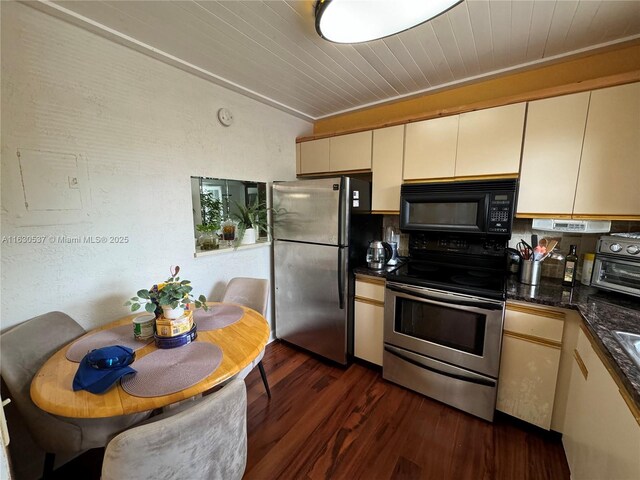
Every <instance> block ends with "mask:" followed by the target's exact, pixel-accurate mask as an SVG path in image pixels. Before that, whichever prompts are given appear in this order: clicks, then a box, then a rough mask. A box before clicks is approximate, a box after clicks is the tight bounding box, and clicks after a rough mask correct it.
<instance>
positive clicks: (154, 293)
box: [125, 266, 208, 319]
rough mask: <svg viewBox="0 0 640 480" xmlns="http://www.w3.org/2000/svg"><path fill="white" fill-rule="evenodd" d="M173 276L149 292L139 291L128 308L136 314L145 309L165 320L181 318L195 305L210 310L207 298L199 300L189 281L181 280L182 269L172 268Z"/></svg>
mask: <svg viewBox="0 0 640 480" xmlns="http://www.w3.org/2000/svg"><path fill="white" fill-rule="evenodd" d="M170 272H171V276H170V277H169V278H168V279H167V280H165V281H164V282H162V283H158V284H157V285H154V286H153V287H151V288H150V289H149V290H147V289H142V290H138V293H137V295H136V296H135V297H131V299H129V300H128V301H127V302H125V305H126V306H129V307H131V311H132V312H136V311H138V310H140V308H143V306H144V309H145V310H146V311H147V312H149V313H154V314H155V315H156V318H159V317H160V316H164V317H165V318H169V319H174V318H180V317H181V316H182V315H183V314H184V310H185V308H187V306H188V305H189V304H190V303H193V304H194V305H195V307H196V308H203V309H204V310H208V307H207V304H206V301H207V299H206V297H205V296H204V295H200V296H199V297H198V298H197V299H195V298H194V297H193V295H192V294H191V291H192V290H193V287H192V286H191V282H190V281H189V280H180V277H178V273H179V272H180V267H178V266H176V267H172V268H171V269H170Z"/></svg>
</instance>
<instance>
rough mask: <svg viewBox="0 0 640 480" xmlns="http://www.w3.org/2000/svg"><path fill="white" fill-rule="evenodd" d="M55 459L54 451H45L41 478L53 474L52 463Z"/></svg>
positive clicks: (45, 479) (46, 477) (49, 476)
mask: <svg viewBox="0 0 640 480" xmlns="http://www.w3.org/2000/svg"><path fill="white" fill-rule="evenodd" d="M55 460H56V454H55V453H49V452H47V453H46V454H45V456H44V470H43V471H42V478H43V479H44V480H47V479H48V478H51V477H52V474H53V463H54V462H55Z"/></svg>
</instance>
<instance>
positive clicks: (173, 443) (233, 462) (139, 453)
mask: <svg viewBox="0 0 640 480" xmlns="http://www.w3.org/2000/svg"><path fill="white" fill-rule="evenodd" d="M186 406H187V408H186V409H181V408H180V407H178V408H177V409H175V410H169V411H168V412H166V413H163V414H162V415H158V416H157V417H152V418H151V419H149V420H147V421H146V422H144V423H143V424H141V425H139V426H137V427H135V428H132V429H130V430H127V431H125V432H123V433H121V434H119V435H118V436H116V437H114V438H113V440H111V442H109V444H108V445H107V448H106V451H105V454H104V462H103V464H102V480H122V479H123V478H126V479H128V480H138V479H139V480H143V479H144V480H147V479H150V478H174V479H179V478H203V479H204V478H206V479H220V480H234V479H238V480H239V479H241V478H242V475H243V473H244V470H245V468H246V463H247V393H246V387H245V385H244V382H243V381H242V380H238V379H234V380H232V381H231V382H229V383H228V384H227V385H226V386H224V387H223V388H222V389H221V390H218V391H217V392H215V393H213V394H211V395H207V396H205V397H202V398H201V399H199V400H197V401H196V402H193V403H190V404H188V405H186Z"/></svg>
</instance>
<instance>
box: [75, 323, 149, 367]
mask: <svg viewBox="0 0 640 480" xmlns="http://www.w3.org/2000/svg"><path fill="white" fill-rule="evenodd" d="M152 341H153V337H151V338H148V339H147V340H136V339H135V337H134V336H133V324H132V323H131V324H127V325H121V326H119V327H115V328H110V329H108V330H100V331H99V332H96V333H94V334H92V335H89V336H88V337H83V338H81V339H79V340H76V341H75V342H74V343H72V344H71V346H70V347H69V349H68V350H67V353H66V357H67V360H70V361H72V362H76V363H80V361H81V360H82V359H83V358H84V356H85V355H86V354H87V353H88V352H89V351H91V350H95V349H96V348H102V347H109V346H111V345H122V346H123V347H129V348H130V349H131V350H134V351H135V350H139V349H141V348H142V347H144V346H145V345H148V344H149V343H151V342H152Z"/></svg>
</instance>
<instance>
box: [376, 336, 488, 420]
mask: <svg viewBox="0 0 640 480" xmlns="http://www.w3.org/2000/svg"><path fill="white" fill-rule="evenodd" d="M382 377H383V378H385V379H386V380H389V381H391V382H394V383H397V384H399V385H402V386H404V387H407V388H409V389H411V390H414V391H417V392H420V393H422V394H424V395H427V396H429V397H431V398H434V399H436V400H439V401H441V402H443V403H446V404H448V405H451V406H453V407H456V408H459V409H460V410H463V411H465V412H468V413H471V414H472V415H476V416H478V417H480V418H483V419H485V420H488V421H490V422H491V421H493V416H494V413H495V405H496V396H497V381H496V380H495V379H493V378H490V377H485V376H483V375H478V374H476V373H473V372H469V371H467V370H465V369H462V368H458V367H455V366H452V365H448V364H446V363H443V362H439V361H437V360H434V359H432V358H429V357H425V356H422V355H418V354H416V353H413V352H410V351H408V350H404V349H401V348H396V347H393V346H391V345H385V347H384V353H383V359H382Z"/></svg>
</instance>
